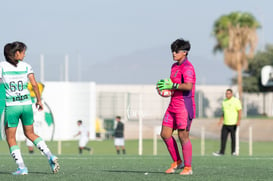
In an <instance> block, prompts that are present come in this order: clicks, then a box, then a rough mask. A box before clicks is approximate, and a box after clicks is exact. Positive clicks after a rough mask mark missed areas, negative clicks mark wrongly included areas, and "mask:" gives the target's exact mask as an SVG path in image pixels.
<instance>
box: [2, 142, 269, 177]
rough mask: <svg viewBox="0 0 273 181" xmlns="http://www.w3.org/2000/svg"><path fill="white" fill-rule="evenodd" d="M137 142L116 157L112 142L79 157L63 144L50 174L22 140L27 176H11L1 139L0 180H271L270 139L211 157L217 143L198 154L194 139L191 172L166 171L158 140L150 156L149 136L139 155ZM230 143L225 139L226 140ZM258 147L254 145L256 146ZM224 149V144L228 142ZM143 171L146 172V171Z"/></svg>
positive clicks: (73, 144)
mask: <svg viewBox="0 0 273 181" xmlns="http://www.w3.org/2000/svg"><path fill="white" fill-rule="evenodd" d="M137 143H138V142H137V140H130V141H126V147H127V154H126V155H116V153H115V150H114V148H113V141H112V140H106V141H92V142H90V143H89V146H92V147H93V148H94V153H93V154H92V155H89V154H88V153H84V154H83V155H78V152H77V151H78V150H77V142H76V141H66V142H63V143H62V154H61V155H58V157H59V162H60V165H61V170H60V172H59V173H58V174H51V172H50V169H49V165H48V163H47V160H46V159H45V158H44V156H42V155H41V154H40V153H39V152H38V150H37V149H36V150H35V151H36V152H35V154H34V155H29V154H28V153H27V149H26V146H25V145H24V144H23V143H21V149H22V154H23V157H24V160H25V164H26V165H27V166H28V169H29V174H28V175H26V176H12V175H11V174H10V173H11V172H12V171H14V170H15V169H16V164H15V163H14V161H13V159H12V158H11V156H10V155H9V153H8V148H7V145H6V143H5V142H4V141H0V180H1V181H2V180H3V181H6V180H28V181H31V180H36V181H37V180H77V181H78V180H79V181H81V180H94V181H96V180H101V181H105V180H107V181H108V180H115V181H122V180H126V181H127V180H128V181H130V180H137V181H139V180H172V181H173V180H181V179H185V180H202V181H204V180H205V181H214V180H224V181H226V180H232V181H234V180H236V181H237V180H272V178H273V167H272V163H273V157H272V155H273V149H272V148H273V146H272V143H265V142H260V143H254V149H253V156H247V155H248V151H247V150H248V149H247V147H248V145H247V144H246V143H241V144H240V145H241V146H240V148H241V149H240V150H241V154H240V156H237V157H234V156H230V154H227V155H225V156H223V157H213V156H211V152H212V151H216V150H217V149H218V146H219V143H218V142H217V141H214V140H207V141H206V155H205V156H201V155H200V140H198V139H196V140H192V143H193V164H192V166H193V172H194V174H193V175H191V176H180V175H179V171H178V172H177V173H176V174H171V175H166V174H164V171H165V170H166V169H167V168H168V166H169V164H170V163H171V159H170V156H169V155H168V153H167V151H166V148H165V145H164V144H163V143H162V142H161V141H158V155H157V156H153V155H152V140H144V150H143V155H142V156H138V155H137V152H138V149H137ZM228 144H230V143H228ZM48 145H49V147H50V148H51V150H52V152H54V153H56V152H57V142H48ZM257 147H259V148H257ZM227 152H229V146H228V145H227ZM145 173H148V174H147V175H145Z"/></svg>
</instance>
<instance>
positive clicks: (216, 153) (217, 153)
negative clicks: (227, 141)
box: [212, 152, 224, 156]
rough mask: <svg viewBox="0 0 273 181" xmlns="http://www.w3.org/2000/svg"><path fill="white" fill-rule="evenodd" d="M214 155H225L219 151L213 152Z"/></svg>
mask: <svg viewBox="0 0 273 181" xmlns="http://www.w3.org/2000/svg"><path fill="white" fill-rule="evenodd" d="M212 155H213V156H223V155H224V154H223V153H219V152H213V153H212Z"/></svg>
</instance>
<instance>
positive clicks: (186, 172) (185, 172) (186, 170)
mask: <svg viewBox="0 0 273 181" xmlns="http://www.w3.org/2000/svg"><path fill="white" fill-rule="evenodd" d="M180 175H192V168H191V167H184V169H183V171H182V172H180Z"/></svg>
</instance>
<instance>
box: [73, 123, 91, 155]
mask: <svg viewBox="0 0 273 181" xmlns="http://www.w3.org/2000/svg"><path fill="white" fill-rule="evenodd" d="M77 124H78V127H79V131H78V133H77V134H75V135H74V137H76V136H80V139H79V154H82V151H83V150H87V151H88V152H89V153H90V154H91V153H92V152H91V150H92V148H89V147H87V146H86V145H87V143H88V141H89V131H88V130H87V128H86V127H85V126H84V125H83V124H82V120H78V121H77Z"/></svg>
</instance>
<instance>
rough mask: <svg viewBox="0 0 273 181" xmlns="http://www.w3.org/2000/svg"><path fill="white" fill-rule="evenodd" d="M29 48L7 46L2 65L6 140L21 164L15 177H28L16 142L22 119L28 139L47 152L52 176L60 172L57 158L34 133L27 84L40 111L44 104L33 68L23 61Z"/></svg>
mask: <svg viewBox="0 0 273 181" xmlns="http://www.w3.org/2000/svg"><path fill="white" fill-rule="evenodd" d="M26 48H27V47H26V45H25V44H24V43H22V42H13V43H8V44H6V45H5V47H4V56H5V59H6V61H4V62H0V79H1V82H2V83H3V84H4V88H5V92H6V105H5V110H4V115H5V116H4V127H5V134H6V139H7V142H8V146H9V149H10V154H11V156H12V157H13V159H14V160H15V162H16V164H17V165H18V169H17V170H16V171H15V172H13V175H26V174H28V169H27V167H26V166H25V164H24V161H23V158H22V155H21V151H20V148H19V146H18V145H17V143H16V136H15V135H16V130H17V126H18V123H19V120H21V122H22V125H23V130H24V134H25V136H26V137H27V138H28V139H29V140H31V141H32V142H33V143H34V145H35V146H36V147H37V148H38V149H39V150H40V151H41V152H43V153H44V155H45V156H46V157H47V159H48V161H49V165H50V168H51V170H52V172H53V173H57V172H58V170H59V164H58V162H57V157H56V156H55V155H53V154H52V153H51V151H50V149H49V148H48V147H47V145H46V143H45V141H44V140H43V139H42V138H41V137H39V136H38V135H36V134H35V133H34V131H33V110H32V102H31V98H30V94H29V91H28V89H27V84H28V81H30V83H31V84H32V86H33V89H34V92H35V95H36V98H37V102H36V107H37V109H38V110H43V104H42V102H41V97H40V94H39V91H38V85H37V82H36V80H35V76H34V72H33V70H32V67H31V66H30V65H29V64H28V63H26V62H23V59H24V57H25V51H26Z"/></svg>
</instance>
